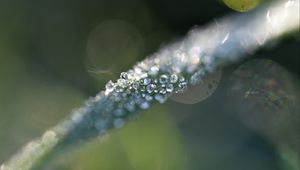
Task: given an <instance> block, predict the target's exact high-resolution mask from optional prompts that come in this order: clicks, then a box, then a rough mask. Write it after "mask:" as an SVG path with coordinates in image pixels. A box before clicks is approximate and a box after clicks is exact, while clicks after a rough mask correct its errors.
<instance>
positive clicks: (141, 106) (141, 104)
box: [140, 101, 150, 109]
mask: <svg viewBox="0 0 300 170" xmlns="http://www.w3.org/2000/svg"><path fill="white" fill-rule="evenodd" d="M149 107H150V103H149V102H148V101H143V102H141V103H140V108H141V109H148V108H149Z"/></svg>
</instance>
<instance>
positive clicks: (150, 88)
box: [146, 84, 156, 94]
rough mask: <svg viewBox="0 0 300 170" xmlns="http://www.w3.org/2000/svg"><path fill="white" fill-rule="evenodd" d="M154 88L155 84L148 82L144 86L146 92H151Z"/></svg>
mask: <svg viewBox="0 0 300 170" xmlns="http://www.w3.org/2000/svg"><path fill="white" fill-rule="evenodd" d="M155 89H156V85H155V84H149V85H148V86H147V87H146V90H147V92H148V93H150V94H151V93H153V92H154V90H155Z"/></svg>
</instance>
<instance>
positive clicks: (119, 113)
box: [114, 108, 125, 117]
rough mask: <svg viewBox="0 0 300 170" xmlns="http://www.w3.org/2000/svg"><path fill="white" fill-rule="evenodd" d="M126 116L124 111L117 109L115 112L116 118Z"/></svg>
mask: <svg viewBox="0 0 300 170" xmlns="http://www.w3.org/2000/svg"><path fill="white" fill-rule="evenodd" d="M124 114H125V112H124V110H123V109H120V108H119V109H116V110H115V111H114V115H115V116H117V117H120V116H124Z"/></svg>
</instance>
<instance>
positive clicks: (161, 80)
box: [159, 74, 169, 84]
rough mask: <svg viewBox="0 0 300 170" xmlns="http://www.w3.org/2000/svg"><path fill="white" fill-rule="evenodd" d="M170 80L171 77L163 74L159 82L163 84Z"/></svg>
mask: <svg viewBox="0 0 300 170" xmlns="http://www.w3.org/2000/svg"><path fill="white" fill-rule="evenodd" d="M168 80H169V77H168V76H167V75H165V74H163V75H161V76H160V77H159V82H160V83H161V84H165V83H167V82H168Z"/></svg>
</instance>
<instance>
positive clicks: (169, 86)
mask: <svg viewBox="0 0 300 170" xmlns="http://www.w3.org/2000/svg"><path fill="white" fill-rule="evenodd" d="M166 90H167V92H169V93H172V92H173V90H174V86H173V84H168V85H167V86H166Z"/></svg>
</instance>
